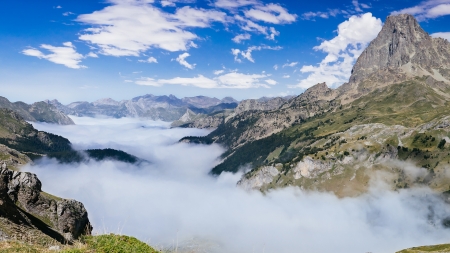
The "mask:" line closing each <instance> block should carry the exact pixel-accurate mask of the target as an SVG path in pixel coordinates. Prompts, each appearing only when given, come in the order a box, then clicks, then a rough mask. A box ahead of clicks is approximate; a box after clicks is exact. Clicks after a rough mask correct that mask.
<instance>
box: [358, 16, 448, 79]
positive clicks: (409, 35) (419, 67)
mask: <svg viewBox="0 0 450 253" xmlns="http://www.w3.org/2000/svg"><path fill="white" fill-rule="evenodd" d="M449 66H450V43H449V42H448V41H447V40H445V39H442V38H432V37H431V36H430V35H428V33H427V32H425V31H424V30H423V29H422V27H420V25H419V23H418V22H417V20H416V19H415V18H414V17H413V16H412V15H409V14H401V15H398V16H389V17H388V18H387V19H386V22H385V24H384V26H383V29H382V30H381V32H380V33H379V34H378V36H377V38H376V39H374V40H373V41H372V42H371V43H370V45H369V46H368V47H367V49H366V50H364V52H363V53H362V54H361V56H360V57H359V58H358V61H357V62H356V64H355V65H354V67H353V71H352V76H351V77H350V82H351V83H357V82H361V81H363V80H364V79H367V78H368V77H370V76H371V75H373V74H377V73H378V72H379V71H384V70H387V69H396V70H401V71H399V72H403V73H405V74H406V75H408V76H422V75H431V76H434V77H435V78H436V79H437V80H438V81H444V79H445V81H447V82H449V81H450V79H446V78H444V79H443V78H442V76H441V73H444V72H441V71H442V70H443V69H448V68H449ZM444 75H445V73H444ZM439 79H442V80H439Z"/></svg>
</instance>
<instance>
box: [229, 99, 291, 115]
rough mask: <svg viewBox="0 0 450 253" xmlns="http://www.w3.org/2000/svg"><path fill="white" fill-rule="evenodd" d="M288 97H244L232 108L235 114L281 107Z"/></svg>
mask: <svg viewBox="0 0 450 253" xmlns="http://www.w3.org/2000/svg"><path fill="white" fill-rule="evenodd" d="M287 100H288V99H285V98H282V97H276V98H270V99H246V100H242V101H241V102H240V103H239V105H238V106H237V107H236V109H235V110H234V113H235V114H239V113H242V112H245V111H271V110H275V109H278V108H280V107H281V105H283V104H284V103H286V102H287Z"/></svg>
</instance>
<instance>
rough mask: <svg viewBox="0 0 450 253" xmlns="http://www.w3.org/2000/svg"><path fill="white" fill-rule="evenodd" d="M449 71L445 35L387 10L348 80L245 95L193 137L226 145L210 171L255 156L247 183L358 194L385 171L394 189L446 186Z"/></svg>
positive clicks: (234, 166) (449, 159)
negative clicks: (256, 99)
mask: <svg viewBox="0 0 450 253" xmlns="http://www.w3.org/2000/svg"><path fill="white" fill-rule="evenodd" d="M449 73H450V43H449V42H448V41H447V40H444V39H441V38H432V37H430V36H429V35H428V33H426V32H425V31H424V30H423V29H422V28H421V27H420V25H419V24H418V22H417V21H416V20H415V19H414V17H413V16H411V15H407V14H402V15H398V16H390V17H388V18H387V20H386V22H385V24H384V27H383V29H382V30H381V31H380V33H379V34H378V36H377V38H376V39H375V40H373V41H372V42H371V43H370V45H369V46H368V47H367V48H366V49H365V50H364V52H363V53H362V54H361V56H360V57H359V58H358V60H357V62H356V64H355V66H354V68H353V71H352V75H351V78H350V80H349V82H348V83H346V84H343V85H342V86H340V87H339V88H337V89H330V88H329V87H327V85H326V84H325V83H320V84H317V85H315V86H313V87H311V88H309V89H308V90H306V91H305V92H304V93H303V94H301V95H299V96H297V97H295V98H292V99H290V100H289V101H287V102H285V103H283V104H282V105H281V106H280V107H279V108H276V109H272V110H260V111H258V110H245V108H250V107H251V103H248V104H242V108H244V110H242V112H239V113H237V114H232V115H231V117H228V118H227V120H226V121H224V123H223V124H221V125H219V126H218V127H217V129H216V130H215V131H213V132H212V133H211V134H210V135H208V136H207V137H205V138H203V139H198V140H197V139H195V138H191V139H190V140H192V141H194V142H200V143H203V142H205V143H208V142H215V143H220V144H223V145H225V146H227V147H228V151H227V152H226V153H225V154H224V155H223V157H222V158H223V160H222V163H221V164H219V165H217V166H216V167H215V168H214V169H213V170H212V173H213V174H220V173H221V172H222V171H231V172H236V171H238V169H239V168H240V167H241V166H244V165H248V164H249V163H250V164H252V167H253V170H252V171H251V172H249V173H247V174H246V175H244V176H243V178H242V180H241V181H240V182H239V185H241V186H242V187H244V188H247V189H259V190H261V191H266V190H268V189H272V188H277V187H287V186H298V187H300V188H303V189H310V190H321V191H332V192H335V193H336V194H337V195H339V196H355V195H358V194H360V193H362V192H364V191H366V190H367V189H368V187H369V186H370V182H371V180H372V179H373V178H374V177H377V175H380V174H381V175H385V176H386V175H389V176H386V177H385V178H384V181H386V182H387V184H388V185H390V186H392V187H393V189H398V188H404V187H409V186H411V185H428V186H429V187H431V188H433V189H435V190H437V191H446V190H448V185H449V184H450V182H449V180H447V178H448V177H447V176H446V172H445V171H446V169H445V168H446V166H447V165H448V163H450V156H449V155H448V154H449V153H448V150H447V149H448V148H449V146H448V142H449V141H450V138H449V136H448V132H449V131H450V129H449V128H448V125H446V126H444V125H445V124H446V123H445V122H447V121H448V117H446V116H447V115H449V114H450V108H449V106H448V104H449V102H450V95H449V94H450V75H449ZM238 108H241V107H239V106H238ZM438 121H439V122H441V123H442V124H444V125H441V126H440V127H437V126H435V123H436V122H438ZM431 126H432V127H431ZM405 164H406V165H408V166H406V165H405ZM405 167H407V168H414V169H412V170H415V171H416V172H420V173H419V174H420V175H418V174H416V175H415V176H412V177H411V173H410V171H409V172H408V171H405V170H404V169H405ZM413 174H414V173H413ZM382 177H383V176H382Z"/></svg>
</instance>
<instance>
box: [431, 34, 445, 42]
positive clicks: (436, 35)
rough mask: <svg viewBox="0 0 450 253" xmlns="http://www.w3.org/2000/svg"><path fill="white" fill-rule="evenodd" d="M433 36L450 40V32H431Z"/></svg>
mask: <svg viewBox="0 0 450 253" xmlns="http://www.w3.org/2000/svg"><path fill="white" fill-rule="evenodd" d="M431 37H434V38H444V39H447V40H448V41H450V32H440V33H433V34H431Z"/></svg>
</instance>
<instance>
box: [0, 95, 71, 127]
mask: <svg viewBox="0 0 450 253" xmlns="http://www.w3.org/2000/svg"><path fill="white" fill-rule="evenodd" d="M0 108H5V109H10V110H12V111H14V112H16V113H18V114H19V115H20V116H21V117H22V118H24V119H25V120H27V121H33V122H46V123H53V124H59V125H73V124H74V122H73V121H72V119H71V118H69V117H68V116H67V115H65V114H64V113H63V112H61V111H60V110H58V108H56V107H55V106H53V105H51V104H48V103H46V102H36V103H33V104H31V105H29V104H26V103H23V102H15V103H11V102H10V101H9V100H8V99H6V98H4V97H0Z"/></svg>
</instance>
